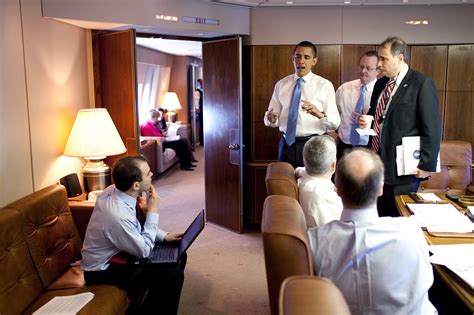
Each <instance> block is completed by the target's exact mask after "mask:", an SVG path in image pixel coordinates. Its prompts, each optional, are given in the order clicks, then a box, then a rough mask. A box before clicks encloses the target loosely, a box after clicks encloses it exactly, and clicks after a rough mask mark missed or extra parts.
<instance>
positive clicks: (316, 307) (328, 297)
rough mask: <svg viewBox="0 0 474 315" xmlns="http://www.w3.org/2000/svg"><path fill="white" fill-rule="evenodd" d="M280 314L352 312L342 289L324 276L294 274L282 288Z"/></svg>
mask: <svg viewBox="0 0 474 315" xmlns="http://www.w3.org/2000/svg"><path fill="white" fill-rule="evenodd" d="M279 306H280V315H286V314H288V315H306V314H314V315H318V314H324V315H326V314H341V315H343V314H350V313H351V311H350V309H349V306H348V305H347V303H346V300H345V299H344V296H343V295H342V293H341V291H339V289H338V288H337V287H336V286H335V285H334V283H332V282H331V280H329V279H326V278H322V277H313V276H292V277H289V278H286V279H285V281H283V284H282V285H281V290H280V299H279Z"/></svg>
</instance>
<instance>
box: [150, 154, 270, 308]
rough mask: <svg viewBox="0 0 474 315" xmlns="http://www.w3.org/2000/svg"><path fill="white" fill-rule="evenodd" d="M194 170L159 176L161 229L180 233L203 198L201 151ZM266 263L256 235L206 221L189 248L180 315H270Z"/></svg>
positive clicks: (176, 170)
mask: <svg viewBox="0 0 474 315" xmlns="http://www.w3.org/2000/svg"><path fill="white" fill-rule="evenodd" d="M195 155H196V158H197V160H198V161H199V162H198V163H196V164H197V168H196V170H195V171H193V172H187V171H182V170H180V169H179V167H178V165H175V166H174V167H173V168H172V169H170V170H168V171H167V172H165V173H164V174H162V175H160V176H159V178H158V179H157V180H155V181H154V186H155V188H156V189H157V191H158V194H159V195H160V196H161V202H160V206H159V213H160V227H161V228H162V229H164V230H166V231H170V232H184V229H185V228H186V227H187V226H188V225H189V224H190V223H191V221H192V220H193V218H194V217H195V216H196V214H197V213H198V211H199V210H200V209H203V208H204V206H205V199H204V150H203V148H202V147H198V148H197V150H196V152H195ZM269 313H270V309H269V304H268V293H267V283H266V276H265V262H264V258H263V248H262V239H261V235H260V233H259V232H252V233H244V234H237V233H234V232H230V231H228V230H226V229H223V228H220V227H218V226H216V225H213V224H212V223H207V224H206V227H205V228H204V230H203V232H202V233H201V234H200V235H199V237H198V238H197V240H196V241H195V243H193V245H192V246H191V248H190V249H189V250H188V263H187V266H186V270H185V280H184V287H183V291H182V293H181V301H180V307H179V314H269Z"/></svg>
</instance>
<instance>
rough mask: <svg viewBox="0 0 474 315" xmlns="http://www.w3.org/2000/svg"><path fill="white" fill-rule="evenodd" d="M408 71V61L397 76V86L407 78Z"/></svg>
mask: <svg viewBox="0 0 474 315" xmlns="http://www.w3.org/2000/svg"><path fill="white" fill-rule="evenodd" d="M407 73H408V65H407V64H406V63H404V64H403V65H402V69H401V70H400V72H399V73H398V75H397V78H396V81H395V85H396V86H399V85H400V83H401V82H402V81H403V79H404V78H405V76H406V75H407Z"/></svg>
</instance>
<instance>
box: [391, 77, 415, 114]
mask: <svg viewBox="0 0 474 315" xmlns="http://www.w3.org/2000/svg"><path fill="white" fill-rule="evenodd" d="M412 78H413V70H411V69H408V72H407V74H406V75H405V77H404V78H403V80H402V82H400V86H398V88H397V91H396V92H395V95H393V96H392V100H391V101H390V104H389V106H388V110H387V117H388V116H389V115H390V113H391V112H392V111H393V110H394V108H395V107H397V105H398V104H399V103H398V100H399V99H401V98H402V97H403V95H404V94H405V92H406V91H407V89H408V88H409V86H410V83H411V80H412Z"/></svg>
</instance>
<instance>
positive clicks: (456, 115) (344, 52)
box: [244, 44, 474, 224]
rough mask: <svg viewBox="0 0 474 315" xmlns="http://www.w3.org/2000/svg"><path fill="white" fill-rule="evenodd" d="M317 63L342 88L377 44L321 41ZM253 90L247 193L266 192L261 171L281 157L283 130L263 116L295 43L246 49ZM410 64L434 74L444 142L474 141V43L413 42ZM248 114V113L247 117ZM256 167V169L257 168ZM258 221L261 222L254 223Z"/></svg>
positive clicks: (254, 206)
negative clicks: (341, 43) (281, 134)
mask: <svg viewBox="0 0 474 315" xmlns="http://www.w3.org/2000/svg"><path fill="white" fill-rule="evenodd" d="M317 48H318V63H317V64H316V66H315V67H314V69H313V72H314V73H316V74H318V75H320V76H322V77H324V78H326V79H328V80H330V81H331V82H332V83H333V85H334V88H335V89H337V88H338V87H339V85H340V84H341V83H344V82H347V81H350V80H354V79H356V78H357V77H358V62H359V57H360V55H362V53H363V52H365V51H367V50H374V49H376V46H374V45H321V46H318V47H317ZM245 49H247V50H248V54H246V55H245V56H246V57H247V58H248V59H249V60H244V65H246V66H247V67H248V68H247V69H245V71H244V72H245V73H249V80H250V83H249V84H247V85H246V86H247V87H249V88H250V91H245V93H244V95H248V99H246V100H244V101H245V102H248V104H249V105H248V106H246V109H248V110H249V111H250V115H249V116H250V117H249V119H247V120H246V121H245V122H244V128H249V129H250V132H246V133H245V134H246V135H248V136H247V138H246V141H245V142H246V143H247V144H250V152H249V154H248V155H246V156H247V157H248V160H247V161H246V167H247V172H246V174H247V176H248V178H247V181H246V183H247V184H248V185H251V186H252V187H250V189H248V190H247V191H249V192H250V193H251V192H254V193H255V192H262V191H265V190H264V188H265V182H264V180H265V174H264V172H262V171H261V169H262V167H264V165H265V164H266V163H267V164H268V163H270V162H272V161H275V160H276V159H277V151H278V142H279V140H280V133H279V131H278V128H269V127H265V125H264V124H263V115H264V113H265V111H266V110H267V107H268V103H269V101H270V98H271V96H272V93H273V88H274V85H275V83H276V82H277V81H278V80H280V79H281V78H283V77H284V76H286V75H288V74H291V73H293V72H294V70H293V65H292V62H291V52H292V49H293V46H289V45H288V46H281V45H278V46H250V47H246V48H245ZM410 52H411V58H410V61H409V64H410V67H412V68H413V69H415V70H418V71H420V72H423V73H425V74H426V75H427V76H429V77H431V78H432V79H433V80H434V82H435V85H436V90H437V95H438V99H439V108H440V113H441V119H442V135H443V140H464V141H469V142H471V144H474V127H473V126H472V125H473V121H474V110H473V107H474V44H466V45H411V46H410ZM246 117H248V116H246ZM253 168H257V169H253ZM247 200H252V202H251V203H250V204H247V209H248V211H250V213H249V214H248V215H247V216H246V217H247V218H260V217H261V216H260V215H258V214H256V213H252V211H257V212H259V211H261V210H262V205H263V204H259V202H257V200H264V198H255V196H248V198H247ZM249 223H250V224H252V223H254V224H258V223H260V222H249Z"/></svg>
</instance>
